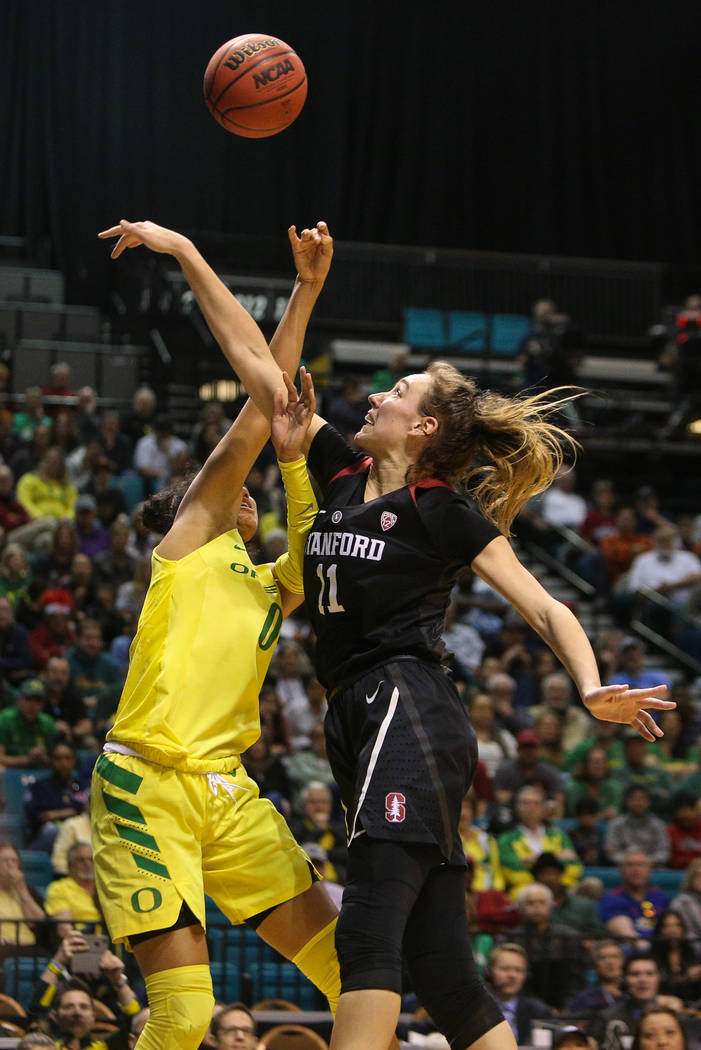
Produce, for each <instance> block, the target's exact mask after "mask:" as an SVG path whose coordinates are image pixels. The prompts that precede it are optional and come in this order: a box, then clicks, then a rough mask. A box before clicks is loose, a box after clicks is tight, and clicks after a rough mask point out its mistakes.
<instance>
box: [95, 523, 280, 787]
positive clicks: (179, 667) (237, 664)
mask: <svg viewBox="0 0 701 1050" xmlns="http://www.w3.org/2000/svg"><path fill="white" fill-rule="evenodd" d="M281 624H282V609H281V607H280V593H279V590H278V587H277V585H276V583H275V578H274V576H273V573H272V569H271V567H270V566H268V565H255V566H254V565H253V563H252V562H251V560H250V558H249V557H248V553H247V551H246V548H245V546H244V544H243V540H242V539H241V537H240V535H239V533H238V532H237V531H236V530H235V529H234V530H232V531H231V532H226V533H223V534H222V535H221V536H218V537H217V538H216V539H215V540H212V541H211V542H210V543H207V544H205V546H203V547H199V548H198V549H197V550H196V551H193V552H192V553H191V554H188V555H187V556H186V557H184V558H181V559H180V560H179V561H167V560H166V559H165V558H161V557H159V556H158V554H156V552H155V551H154V554H153V575H152V578H151V586H150V587H149V590H148V594H147V595H146V600H145V602H144V607H143V609H142V612H141V616H140V618H139V626H138V629H137V632H136V637H135V638H134V640H133V642H132V644H131V650H130V653H129V657H130V659H129V672H128V674H127V679H126V682H125V684H124V690H123V692H122V698H121V700H120V702H119V708H118V710H117V714H116V716H115V721H114V725H113V727H112V729H111V730H110V732H109V733H108V735H107V739H108V740H110V741H112V742H115V743H120V744H126V745H127V746H128V747H131V748H133V749H134V751H137V752H138V753H139V754H141V755H143V756H144V758H148V759H151V760H152V761H154V762H159V763H161V764H162V765H166V766H172V767H174V768H176V769H181V770H184V771H185V772H192V773H199V772H204V771H210V770H211V771H214V772H229V771H231V770H232V769H235V768H236V766H237V765H238V764H239V760H238V757H237V756H238V755H239V754H240V753H241V752H242V751H245V750H246V748H247V747H249V745H250V744H252V743H253V741H254V740H256V739H257V738H258V736H259V735H260V722H259V715H258V692H259V689H260V684H261V682H262V681H263V679H264V677H265V673H266V671H267V669H268V664H269V663H270V658H271V656H272V653H273V649H274V646H275V642H276V641H277V637H278V634H279V633H280V626H281Z"/></svg>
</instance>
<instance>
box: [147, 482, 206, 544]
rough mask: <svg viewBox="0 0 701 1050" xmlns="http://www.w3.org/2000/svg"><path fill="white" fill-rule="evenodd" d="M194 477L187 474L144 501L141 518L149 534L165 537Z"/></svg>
mask: <svg viewBox="0 0 701 1050" xmlns="http://www.w3.org/2000/svg"><path fill="white" fill-rule="evenodd" d="M194 477H195V475H194V474H188V475H187V476H186V477H184V478H181V480H180V481H178V482H176V484H175V485H171V486H170V487H169V488H167V489H163V490H162V491H161V492H157V493H156V494H155V495H154V496H150V497H149V499H147V500H146V502H145V503H144V505H143V509H142V511H141V518H142V521H143V523H144V525H145V527H146V528H147V529H149V531H150V532H157V533H158V534H159V535H160V536H165V534H166V532H168V530H169V529H170V528H171V526H172V524H173V522H174V521H175V516H176V514H177V513H178V510H179V509H180V504H181V503H182V501H183V499H184V498H185V493H186V492H187V490H188V489H189V488H190V485H191V484H192V481H193V479H194Z"/></svg>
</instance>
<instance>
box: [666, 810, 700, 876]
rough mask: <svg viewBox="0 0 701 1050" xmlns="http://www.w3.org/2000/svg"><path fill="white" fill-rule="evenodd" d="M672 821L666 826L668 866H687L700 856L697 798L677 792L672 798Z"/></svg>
mask: <svg viewBox="0 0 701 1050" xmlns="http://www.w3.org/2000/svg"><path fill="white" fill-rule="evenodd" d="M671 808H672V817H673V820H672V823H671V824H669V825H668V827H667V835H668V837H669V846H670V856H669V860H668V862H667V863H668V866H669V867H670V868H687V867H688V866H689V864H691V862H692V861H693V860H695V859H696V858H701V816H699V815H698V809H697V799H696V797H695V796H694V795H691V794H689V793H687V792H685V791H684V792H682V791H680V792H678V794H676V795H675V796H674V798H673V799H672V806H671Z"/></svg>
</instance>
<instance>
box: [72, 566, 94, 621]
mask: <svg viewBox="0 0 701 1050" xmlns="http://www.w3.org/2000/svg"><path fill="white" fill-rule="evenodd" d="M93 568H94V566H93V561H92V558H89V557H88V556H87V554H81V553H80V551H79V552H78V553H77V554H76V556H75V558H74V559H73V564H72V566H71V582H70V591H71V594H72V595H73V605H74V608H75V612H76V619H78V620H80V619H82V618H83V617H84V616H86V615H87V610H88V609H90V608H92V606H93V605H94V604H95V602H96V600H97V592H96V586H95V573H94V571H93Z"/></svg>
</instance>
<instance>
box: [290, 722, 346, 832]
mask: <svg viewBox="0 0 701 1050" xmlns="http://www.w3.org/2000/svg"><path fill="white" fill-rule="evenodd" d="M283 761H284V765H285V769H286V771H287V776H288V777H289V779H290V784H291V785H292V799H291V801H292V810H293V812H294V813H299V812H301V809H300V806H301V795H302V791H303V790H304V788H305V786H306V785H307V784H309V783H310V782H311V781H312V780H320V781H321V782H322V783H323V784H333V783H334V779H333V775H332V773H331V766H330V765H329V760H328V758H327V757H326V738H325V736H324V727H323V725H321V724H319V725H316V726H314V728H313V729H312V731H311V735H310V737H309V748H308V749H305V750H304V751H298V752H297V754H295V755H291V756H290V757H289V758H285V759H284V760H283Z"/></svg>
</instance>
